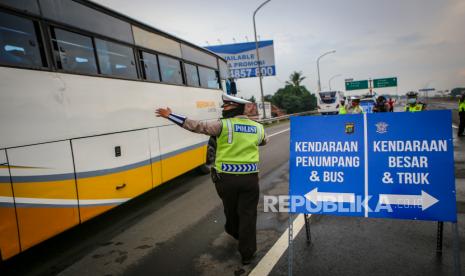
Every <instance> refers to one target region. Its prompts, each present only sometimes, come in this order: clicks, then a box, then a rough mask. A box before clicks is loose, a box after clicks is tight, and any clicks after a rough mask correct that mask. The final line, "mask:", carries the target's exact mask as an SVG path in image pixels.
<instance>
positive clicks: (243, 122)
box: [156, 95, 267, 265]
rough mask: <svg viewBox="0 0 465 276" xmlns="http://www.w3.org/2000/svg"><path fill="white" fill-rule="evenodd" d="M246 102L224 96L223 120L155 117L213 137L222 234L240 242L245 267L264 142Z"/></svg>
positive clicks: (253, 246)
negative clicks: (222, 223) (223, 230)
mask: <svg viewBox="0 0 465 276" xmlns="http://www.w3.org/2000/svg"><path fill="white" fill-rule="evenodd" d="M246 103H250V102H249V101H246V100H243V99H240V98H236V97H233V96H229V95H223V106H222V107H223V118H222V119H221V120H217V121H213V122H205V121H197V120H191V119H188V118H186V117H185V116H182V115H178V114H175V113H172V112H171V109H170V108H166V109H165V108H159V109H157V110H156V114H157V116H160V117H163V118H167V119H169V120H171V121H172V122H174V123H176V124H177V125H179V126H181V127H183V128H185V129H187V130H189V131H192V132H195V133H202V134H206V135H210V136H215V137H216V139H217V149H216V160H215V165H214V169H213V170H212V179H213V181H214V182H215V187H216V190H217V192H218V195H219V196H220V198H221V200H222V201H223V206H224V214H225V216H226V224H225V231H226V232H227V233H228V234H229V235H231V236H232V237H234V238H235V239H237V240H238V241H239V252H240V254H241V256H242V263H243V264H244V265H246V264H249V263H250V262H251V261H252V259H253V257H254V255H255V251H256V250H257V241H256V224H257V205H258V199H259V186H258V162H259V150H258V146H262V145H265V144H266V141H267V137H266V134H265V131H264V128H263V126H262V125H261V124H260V123H257V122H255V121H252V120H250V119H248V118H247V117H246V116H244V109H245V104H246Z"/></svg>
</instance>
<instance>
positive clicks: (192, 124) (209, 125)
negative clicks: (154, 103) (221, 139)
mask: <svg viewBox="0 0 465 276" xmlns="http://www.w3.org/2000/svg"><path fill="white" fill-rule="evenodd" d="M155 114H156V115H157V117H163V118H166V119H168V120H170V121H171V122H173V123H175V124H177V125H178V126H180V127H182V128H184V129H187V130H189V131H192V132H195V133H200V134H205V135H209V136H219V135H220V133H221V122H220V121H219V120H218V121H213V122H205V121H198V120H191V119H188V118H187V117H186V116H183V115H179V114H176V113H173V112H171V109H170V108H169V107H167V108H158V109H157V110H155Z"/></svg>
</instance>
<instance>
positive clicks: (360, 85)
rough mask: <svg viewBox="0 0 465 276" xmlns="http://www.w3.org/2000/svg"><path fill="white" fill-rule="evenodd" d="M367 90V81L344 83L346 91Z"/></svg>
mask: <svg viewBox="0 0 465 276" xmlns="http://www.w3.org/2000/svg"><path fill="white" fill-rule="evenodd" d="M358 89H368V81H367V80H362V81H346V91H350V90H358Z"/></svg>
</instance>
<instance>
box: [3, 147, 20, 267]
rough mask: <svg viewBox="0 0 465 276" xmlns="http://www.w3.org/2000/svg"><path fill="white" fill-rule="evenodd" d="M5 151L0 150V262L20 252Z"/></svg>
mask: <svg viewBox="0 0 465 276" xmlns="http://www.w3.org/2000/svg"><path fill="white" fill-rule="evenodd" d="M10 179H11V178H10V170H9V166H8V160H7V158H6V152H5V150H0V222H1V223H0V261H1V260H6V259H8V258H10V257H12V256H14V255H16V254H18V253H19V252H20V250H21V249H20V246H19V237H18V223H17V221H16V210H15V204H14V198H13V188H12V186H11V181H10Z"/></svg>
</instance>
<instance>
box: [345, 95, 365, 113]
mask: <svg viewBox="0 0 465 276" xmlns="http://www.w3.org/2000/svg"><path fill="white" fill-rule="evenodd" d="M350 102H351V106H350V107H349V108H348V109H347V113H348V114H363V109H362V108H361V107H360V97H359V96H351V97H350Z"/></svg>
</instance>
